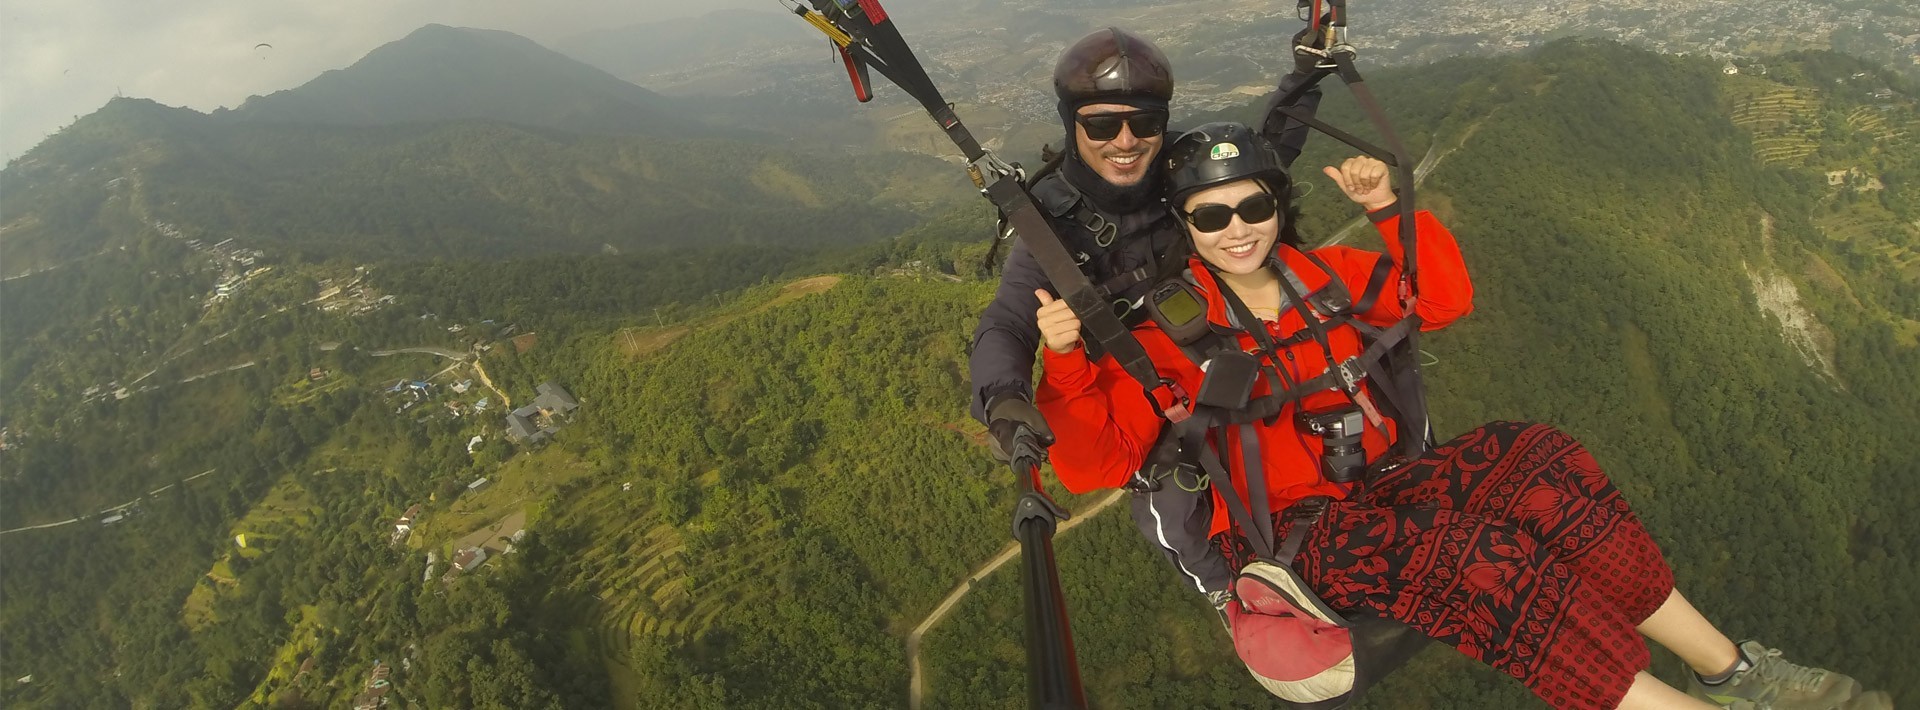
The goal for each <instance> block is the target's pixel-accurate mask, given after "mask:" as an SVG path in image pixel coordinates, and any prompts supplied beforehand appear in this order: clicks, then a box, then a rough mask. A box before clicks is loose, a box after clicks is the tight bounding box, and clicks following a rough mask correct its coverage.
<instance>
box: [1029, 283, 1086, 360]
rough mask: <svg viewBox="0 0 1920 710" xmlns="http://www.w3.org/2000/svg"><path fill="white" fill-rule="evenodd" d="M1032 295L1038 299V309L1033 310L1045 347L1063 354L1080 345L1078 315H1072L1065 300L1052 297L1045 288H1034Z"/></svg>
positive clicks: (1071, 310)
mask: <svg viewBox="0 0 1920 710" xmlns="http://www.w3.org/2000/svg"><path fill="white" fill-rule="evenodd" d="M1033 295H1034V297H1035V298H1038V299H1040V310H1038V311H1035V312H1034V316H1035V320H1037V321H1038V322H1039V325H1040V339H1041V341H1042V342H1044V343H1046V345H1047V349H1048V350H1052V351H1054V352H1055V353H1058V354H1061V355H1065V354H1067V353H1070V352H1073V349H1074V348H1075V347H1077V346H1079V345H1080V316H1077V315H1074V313H1073V309H1071V308H1068V307H1067V302H1066V301H1062V300H1060V299H1057V298H1054V297H1053V294H1050V293H1047V292H1046V290H1045V289H1034V290H1033Z"/></svg>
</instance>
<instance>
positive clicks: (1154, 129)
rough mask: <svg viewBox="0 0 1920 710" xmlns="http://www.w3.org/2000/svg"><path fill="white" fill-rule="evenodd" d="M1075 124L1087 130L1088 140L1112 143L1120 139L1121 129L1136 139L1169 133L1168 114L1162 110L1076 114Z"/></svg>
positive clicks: (1074, 117)
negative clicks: (1122, 127)
mask: <svg viewBox="0 0 1920 710" xmlns="http://www.w3.org/2000/svg"><path fill="white" fill-rule="evenodd" d="M1073 121H1074V123H1078V124H1080V127H1081V128H1084V129H1086V130H1087V140H1096V141H1110V140H1113V139H1115V138H1119V137H1120V127H1121V126H1126V127H1127V128H1128V129H1130V130H1132V131H1133V137H1135V138H1152V137H1154V136H1157V135H1160V134H1162V133H1165V132H1167V112H1166V111H1162V110H1160V109H1145V110H1141V111H1120V112H1117V113H1095V114H1088V115H1085V116H1082V115H1079V114H1074V116H1073Z"/></svg>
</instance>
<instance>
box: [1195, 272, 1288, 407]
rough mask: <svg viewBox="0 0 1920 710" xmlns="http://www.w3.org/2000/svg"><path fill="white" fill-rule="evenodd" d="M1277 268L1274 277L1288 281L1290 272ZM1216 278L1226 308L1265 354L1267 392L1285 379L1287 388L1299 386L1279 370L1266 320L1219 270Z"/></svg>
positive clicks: (1276, 349) (1262, 365)
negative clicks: (1264, 321) (1224, 279)
mask: <svg viewBox="0 0 1920 710" xmlns="http://www.w3.org/2000/svg"><path fill="white" fill-rule="evenodd" d="M1207 268H1208V269H1209V270H1212V269H1213V267H1212V266H1208V267H1207ZM1267 268H1270V269H1272V268H1273V267H1272V265H1269V266H1268V267H1267ZM1274 271H1275V272H1277V273H1276V274H1275V277H1276V278H1278V279H1280V282H1281V283H1286V282H1287V278H1288V272H1287V270H1286V269H1274ZM1213 278H1214V284H1215V285H1216V286H1218V287H1219V289H1218V290H1219V291H1220V298H1221V299H1222V300H1225V301H1226V303H1227V310H1228V311H1230V312H1232V313H1233V319H1234V320H1236V321H1239V322H1240V329H1241V330H1244V331H1246V333H1247V335H1248V336H1250V337H1252V338H1253V344H1254V347H1257V348H1259V349H1260V352H1262V353H1264V354H1265V355H1266V357H1262V358H1260V372H1261V374H1264V375H1265V376H1266V378H1267V391H1268V392H1277V391H1279V390H1280V389H1281V384H1282V382H1285V383H1286V389H1288V390H1292V389H1293V388H1295V387H1298V385H1295V384H1293V378H1292V377H1291V376H1289V375H1287V373H1286V372H1285V371H1283V370H1281V369H1280V363H1279V362H1277V361H1275V360H1274V358H1277V357H1279V356H1280V346H1279V345H1278V344H1275V343H1274V342H1273V336H1272V335H1270V334H1268V333H1267V329H1266V327H1265V326H1264V325H1262V323H1263V321H1261V320H1260V319H1259V318H1257V317H1255V316H1254V315H1253V310H1252V309H1250V308H1247V304H1246V302H1244V301H1241V300H1240V294H1237V293H1234V292H1233V287H1232V286H1228V285H1227V283H1226V282H1225V281H1223V280H1221V277H1220V273H1219V272H1218V271H1215V272H1214V274H1213ZM1275 414H1278V411H1277V410H1276V412H1275Z"/></svg>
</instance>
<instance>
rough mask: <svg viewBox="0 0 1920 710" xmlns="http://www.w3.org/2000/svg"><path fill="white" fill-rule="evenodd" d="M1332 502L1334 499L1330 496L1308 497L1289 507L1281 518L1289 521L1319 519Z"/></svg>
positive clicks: (1282, 513)
mask: <svg viewBox="0 0 1920 710" xmlns="http://www.w3.org/2000/svg"><path fill="white" fill-rule="evenodd" d="M1332 502H1333V498H1332V497H1330V496H1307V497H1305V498H1301V499H1300V500H1298V501H1295V502H1294V504H1293V505H1290V506H1287V509H1286V510H1285V511H1282V512H1281V514H1280V517H1281V518H1283V519H1287V520H1299V519H1300V518H1317V517H1320V514H1321V513H1325V512H1327V504H1329V503H1332Z"/></svg>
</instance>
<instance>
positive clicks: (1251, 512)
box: [1176, 408, 1331, 565]
mask: <svg viewBox="0 0 1920 710" xmlns="http://www.w3.org/2000/svg"><path fill="white" fill-rule="evenodd" d="M1217 414H1219V412H1218V411H1216V410H1211V409H1207V408H1203V409H1202V413H1201V414H1199V415H1197V416H1195V417H1194V418H1191V419H1188V420H1187V421H1186V422H1184V423H1181V424H1179V425H1176V426H1177V429H1176V432H1177V433H1178V435H1179V437H1180V445H1181V446H1182V447H1183V448H1186V449H1187V450H1190V451H1194V452H1196V454H1197V455H1196V458H1198V459H1199V462H1200V469H1201V470H1202V471H1205V472H1206V474H1207V478H1208V480H1209V482H1210V484H1211V485H1212V487H1213V489H1214V490H1215V491H1216V492H1218V493H1219V494H1220V498H1221V500H1223V501H1225V502H1226V504H1227V517H1228V518H1229V519H1230V520H1232V521H1233V526H1234V527H1236V528H1239V529H1240V534H1241V535H1242V536H1243V537H1245V538H1246V539H1247V544H1248V546H1250V547H1252V548H1253V554H1254V556H1255V557H1257V558H1258V559H1262V560H1267V561H1269V562H1274V563H1277V564H1281V565H1287V564H1291V563H1292V561H1293V558H1294V557H1296V556H1298V555H1299V554H1300V547H1301V546H1302V545H1303V544H1305V543H1306V541H1307V531H1308V530H1309V529H1311V528H1312V527H1313V524H1314V523H1315V522H1318V521H1319V520H1320V516H1321V514H1323V513H1325V512H1326V506H1327V502H1328V501H1329V500H1331V499H1330V498H1328V497H1326V496H1312V497H1309V498H1306V499H1304V500H1301V501H1300V502H1298V503H1295V504H1294V507H1292V508H1289V509H1288V510H1290V511H1293V512H1294V513H1295V514H1294V515H1293V516H1291V521H1290V522H1289V524H1288V526H1287V533H1286V536H1285V537H1284V538H1282V539H1280V540H1275V539H1274V529H1273V515H1272V513H1271V512H1269V511H1270V510H1271V508H1270V506H1271V505H1272V504H1271V503H1270V502H1269V501H1268V499H1267V477H1266V472H1265V467H1263V466H1262V465H1261V464H1260V444H1259V441H1260V436H1259V433H1258V432H1257V431H1255V430H1254V427H1253V425H1252V424H1242V425H1240V447H1241V452H1242V453H1241V456H1242V460H1241V466H1242V468H1243V469H1244V470H1245V472H1246V480H1247V496H1248V497H1249V498H1252V499H1253V500H1252V507H1251V508H1249V507H1248V501H1247V500H1245V499H1242V498H1241V497H1240V493H1239V491H1238V489H1235V488H1234V487H1233V477H1232V475H1231V474H1230V473H1228V471H1227V467H1226V465H1225V464H1223V463H1221V461H1220V456H1219V454H1218V453H1217V452H1216V451H1215V450H1214V448H1213V447H1212V446H1210V445H1209V444H1208V443H1207V437H1206V433H1207V431H1208V428H1207V425H1206V424H1204V423H1203V422H1205V421H1207V420H1211V419H1214V418H1215V415H1217Z"/></svg>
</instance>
